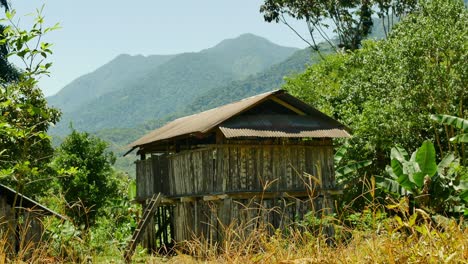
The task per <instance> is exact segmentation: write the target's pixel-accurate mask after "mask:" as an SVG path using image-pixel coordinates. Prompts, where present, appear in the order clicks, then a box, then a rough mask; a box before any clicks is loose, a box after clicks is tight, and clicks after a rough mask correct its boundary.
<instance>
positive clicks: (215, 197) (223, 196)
mask: <svg viewBox="0 0 468 264" xmlns="http://www.w3.org/2000/svg"><path fill="white" fill-rule="evenodd" d="M226 198H229V195H228V194H221V195H207V196H203V201H216V200H224V199H226Z"/></svg>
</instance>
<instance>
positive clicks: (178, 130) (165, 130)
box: [129, 90, 284, 148]
mask: <svg viewBox="0 0 468 264" xmlns="http://www.w3.org/2000/svg"><path fill="white" fill-rule="evenodd" d="M280 92H284V91H282V90H276V91H272V92H267V93H263V94H259V95H256V96H252V97H249V98H246V99H243V100H240V101H237V102H234V103H230V104H227V105H223V106H220V107H217V108H213V109H210V110H207V111H204V112H201V113H198V114H194V115H190V116H186V117H182V118H179V119H176V120H174V121H172V122H170V123H168V124H166V125H165V126H163V127H161V128H159V129H156V130H154V131H152V132H150V133H148V134H146V135H145V136H143V137H141V138H140V139H138V140H137V141H135V142H133V143H131V144H130V145H129V147H133V148H134V147H137V146H141V145H145V144H148V143H151V142H155V141H160V140H164V139H170V138H174V137H177V136H182V135H187V134H194V133H205V132H207V131H209V130H210V129H212V128H213V127H215V126H216V125H218V124H219V123H221V122H223V121H225V120H226V119H228V118H230V117H232V116H234V115H236V114H238V113H240V112H242V111H244V110H246V109H248V108H249V107H251V106H253V105H255V104H257V103H258V102H260V101H262V100H264V99H266V98H267V97H269V96H271V95H273V94H276V93H280Z"/></svg>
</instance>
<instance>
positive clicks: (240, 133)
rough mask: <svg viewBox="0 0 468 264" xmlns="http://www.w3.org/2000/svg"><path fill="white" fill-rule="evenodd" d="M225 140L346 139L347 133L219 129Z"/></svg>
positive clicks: (322, 130)
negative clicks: (279, 138) (250, 138)
mask: <svg viewBox="0 0 468 264" xmlns="http://www.w3.org/2000/svg"><path fill="white" fill-rule="evenodd" d="M219 129H220V130H221V132H223V134H224V136H225V137H226V138H238V137H266V138H274V137H290V138H292V137H296V138H348V137H350V135H349V133H348V132H346V130H343V129H338V128H332V129H318V130H301V131H286V130H260V129H246V128H228V127H220V128H219Z"/></svg>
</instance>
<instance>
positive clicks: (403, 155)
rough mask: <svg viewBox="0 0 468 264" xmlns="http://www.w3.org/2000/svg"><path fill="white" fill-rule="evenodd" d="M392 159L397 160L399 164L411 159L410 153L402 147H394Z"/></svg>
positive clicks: (391, 153)
mask: <svg viewBox="0 0 468 264" xmlns="http://www.w3.org/2000/svg"><path fill="white" fill-rule="evenodd" d="M390 158H391V159H397V160H398V161H399V162H404V161H407V160H408V159H409V155H408V152H406V150H405V149H404V148H402V147H398V146H397V147H394V148H392V150H391V152H390Z"/></svg>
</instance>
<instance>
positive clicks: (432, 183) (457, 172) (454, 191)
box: [380, 141, 468, 214]
mask: <svg viewBox="0 0 468 264" xmlns="http://www.w3.org/2000/svg"><path fill="white" fill-rule="evenodd" d="M390 158H391V165H388V166H387V168H386V171H387V173H388V175H389V176H390V177H384V178H383V180H382V182H381V183H380V185H381V186H382V187H384V188H385V189H386V190H388V191H389V192H390V193H392V194H393V195H396V196H397V197H398V196H400V195H408V194H409V195H411V197H412V199H414V201H413V202H414V205H415V206H416V207H418V208H424V209H425V210H426V211H428V212H430V213H433V214H434V213H438V214H449V213H451V214H454V213H465V212H466V213H468V170H467V168H466V167H464V166H462V165H461V164H460V158H457V157H456V156H455V155H454V154H453V153H449V154H447V155H446V156H445V157H444V158H443V159H442V160H441V161H440V162H439V163H438V164H437V162H436V150H435V147H434V144H432V143H431V142H430V141H424V142H423V144H422V145H421V147H419V148H418V149H417V150H416V151H415V152H414V153H413V154H412V155H411V157H410V156H409V155H408V152H406V150H404V149H402V148H399V147H395V148H392V151H391V155H390Z"/></svg>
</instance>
